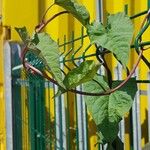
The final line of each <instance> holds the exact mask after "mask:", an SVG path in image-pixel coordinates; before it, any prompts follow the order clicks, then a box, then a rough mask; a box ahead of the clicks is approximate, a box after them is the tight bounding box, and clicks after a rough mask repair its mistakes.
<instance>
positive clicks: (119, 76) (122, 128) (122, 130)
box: [115, 64, 125, 149]
mask: <svg viewBox="0 0 150 150" xmlns="http://www.w3.org/2000/svg"><path fill="white" fill-rule="evenodd" d="M115 79H116V80H122V66H121V64H118V65H117V68H116V70H115ZM119 137H120V139H121V140H122V142H123V143H124V142H125V140H124V138H125V120H124V118H123V119H122V120H121V122H120V123H119ZM124 149H125V144H124Z"/></svg>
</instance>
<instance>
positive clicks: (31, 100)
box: [28, 79, 35, 150]
mask: <svg viewBox="0 0 150 150" xmlns="http://www.w3.org/2000/svg"><path fill="white" fill-rule="evenodd" d="M28 93H29V133H30V147H31V148H30V149H31V150H35V131H34V130H35V126H34V124H35V115H34V113H35V112H34V111H35V107H34V106H35V102H34V85H33V82H32V81H31V79H30V80H29V91H28Z"/></svg>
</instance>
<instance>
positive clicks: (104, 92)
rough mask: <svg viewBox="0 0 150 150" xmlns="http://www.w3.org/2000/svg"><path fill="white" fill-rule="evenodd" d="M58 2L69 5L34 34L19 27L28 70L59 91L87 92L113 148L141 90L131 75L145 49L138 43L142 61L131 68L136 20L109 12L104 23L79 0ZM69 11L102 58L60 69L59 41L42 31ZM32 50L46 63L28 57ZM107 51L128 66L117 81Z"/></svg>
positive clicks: (104, 137)
mask: <svg viewBox="0 0 150 150" xmlns="http://www.w3.org/2000/svg"><path fill="white" fill-rule="evenodd" d="M53 5H59V6H61V7H63V8H64V9H65V11H62V12H59V13H58V14H55V15H54V16H53V17H52V18H50V19H49V20H47V21H45V20H44V17H45V14H44V17H43V19H42V21H41V23H40V24H39V25H37V26H36V27H35V32H34V34H33V35H32V36H31V37H30V36H29V35H28V32H27V29H26V27H23V28H16V31H17V32H18V33H19V35H20V37H21V39H22V41H23V42H24V45H25V47H24V49H23V51H22V56H21V59H22V63H23V66H24V68H25V69H26V71H28V72H30V73H32V74H38V75H40V76H43V77H44V78H46V79H48V80H50V81H51V82H53V83H54V84H56V85H58V87H59V88H58V92H57V94H56V95H55V96H59V95H61V94H63V93H65V92H68V91H70V92H73V93H77V94H82V95H84V99H85V103H86V105H87V108H88V111H89V112H90V113H91V115H92V117H93V120H94V121H95V124H96V125H97V133H98V136H99V142H100V143H102V144H106V143H107V144H108V149H113V146H112V143H113V141H114V140H115V139H117V138H118V137H117V135H118V131H119V128H118V125H119V122H120V121H121V119H122V118H123V117H124V115H125V114H126V113H127V112H128V111H129V110H130V108H131V106H132V103H133V99H134V97H135V94H136V91H137V84H136V78H131V76H132V75H133V73H134V71H135V69H136V67H137V66H138V64H139V62H140V59H141V57H142V53H143V50H142V49H139V48H138V47H136V49H137V51H138V52H139V56H138V59H137V62H136V64H135V66H134V68H133V69H132V70H131V71H129V70H128V69H127V63H128V59H129V53H130V44H131V40H132V37H133V31H134V29H133V24H132V22H131V20H130V18H129V17H128V16H127V15H126V14H125V13H123V12H119V13H116V14H111V15H108V17H107V23H106V24H105V25H104V24H103V23H102V22H98V21H92V22H91V20H90V14H89V12H88V10H87V9H86V8H85V6H83V5H81V4H79V3H78V2H77V1H76V0H55V2H54V4H53ZM53 5H52V6H53ZM52 6H50V7H49V9H50V8H51V7H52ZM66 13H70V14H72V15H73V16H74V17H75V18H76V19H77V20H78V21H79V22H81V24H82V25H83V26H84V27H85V28H86V31H87V35H88V36H89V39H90V42H91V45H95V53H96V54H97V59H98V60H99V63H97V62H95V61H94V60H84V61H83V62H82V63H80V64H79V65H78V66H76V67H75V68H73V69H72V70H70V71H69V72H68V73H67V74H65V73H64V72H63V71H62V70H61V69H60V63H59V57H60V55H59V46H58V44H57V42H55V41H54V40H53V39H52V38H51V37H50V35H49V34H48V33H45V32H43V29H44V27H45V26H46V25H47V24H48V23H49V22H51V21H52V20H53V19H55V18H56V17H58V16H60V15H62V14H66ZM29 53H33V54H34V55H35V56H36V57H37V58H38V59H39V60H41V62H42V63H43V64H44V67H43V68H36V66H32V64H31V63H30V62H29V61H28V57H27V55H28V54H29ZM108 53H112V54H113V55H114V57H115V58H116V60H117V61H118V62H119V63H120V64H122V66H123V68H124V69H125V70H126V71H127V72H128V76H127V78H126V79H125V80H124V81H122V82H121V81H116V80H115V81H113V79H112V74H111V71H110V70H109V67H108V66H107V64H108V62H107V61H108V60H107V59H105V55H106V54H108ZM100 66H104V68H105V71H106V75H105V76H102V75H99V74H98V73H97V72H98V70H99V68H100ZM63 73H64V75H63ZM49 74H51V76H49ZM79 85H83V91H78V90H76V87H77V86H79Z"/></svg>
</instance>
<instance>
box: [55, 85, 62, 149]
mask: <svg viewBox="0 0 150 150" xmlns="http://www.w3.org/2000/svg"><path fill="white" fill-rule="evenodd" d="M54 90H55V94H56V92H57V90H58V87H57V86H56V85H54ZM61 115H62V114H61V99H60V97H55V128H56V146H55V149H56V150H59V149H62V123H61Z"/></svg>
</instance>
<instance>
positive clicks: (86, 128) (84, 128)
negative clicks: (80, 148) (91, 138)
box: [81, 87, 88, 150]
mask: <svg viewBox="0 0 150 150" xmlns="http://www.w3.org/2000/svg"><path fill="white" fill-rule="evenodd" d="M81 89H82V87H81ZM81 101H82V113H83V140H84V150H88V124H87V108H86V104H85V101H84V99H83V96H81Z"/></svg>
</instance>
